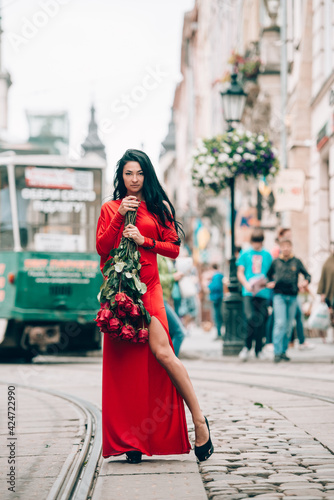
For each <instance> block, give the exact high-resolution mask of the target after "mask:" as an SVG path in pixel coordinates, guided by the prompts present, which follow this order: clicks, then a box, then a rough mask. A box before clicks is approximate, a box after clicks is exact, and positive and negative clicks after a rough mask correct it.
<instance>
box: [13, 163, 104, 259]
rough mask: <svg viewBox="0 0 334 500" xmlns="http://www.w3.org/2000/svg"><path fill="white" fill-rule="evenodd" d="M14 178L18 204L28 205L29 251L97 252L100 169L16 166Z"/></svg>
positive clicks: (26, 211) (26, 208)
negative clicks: (96, 235)
mask: <svg viewBox="0 0 334 500" xmlns="http://www.w3.org/2000/svg"><path fill="white" fill-rule="evenodd" d="M15 178H16V189H17V194H18V196H17V199H18V205H19V199H21V200H23V201H24V203H25V217H26V220H25V224H26V228H27V249H28V250H34V251H51V252H52V251H54V252H94V251H95V230H96V221H97V219H98V215H99V211H100V207H101V183H102V176H101V171H100V170H97V169H96V170H95V169H92V170H89V169H80V168H78V169H69V168H60V167H57V168H56V167H55V168H53V167H34V166H16V167H15ZM20 224H21V225H22V224H23V221H21V223H20ZM20 227H21V226H20Z"/></svg>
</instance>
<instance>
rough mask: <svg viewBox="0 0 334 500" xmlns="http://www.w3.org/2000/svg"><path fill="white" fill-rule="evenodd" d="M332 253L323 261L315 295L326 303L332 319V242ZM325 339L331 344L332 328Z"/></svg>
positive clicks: (332, 246)
mask: <svg viewBox="0 0 334 500" xmlns="http://www.w3.org/2000/svg"><path fill="white" fill-rule="evenodd" d="M331 248H332V252H331V255H330V256H329V257H328V259H327V260H326V261H325V263H324V265H323V267H322V270H321V276H320V281H319V284H318V291H317V293H318V294H320V295H321V301H322V302H326V304H327V305H328V307H329V308H330V312H331V317H332V319H333V311H334V250H333V249H334V242H331ZM327 336H329V338H328V339H327V340H328V341H329V342H333V339H334V332H333V327H332V328H331V329H329V330H328V333H327Z"/></svg>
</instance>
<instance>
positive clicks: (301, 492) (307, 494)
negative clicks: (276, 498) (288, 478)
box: [284, 488, 325, 500]
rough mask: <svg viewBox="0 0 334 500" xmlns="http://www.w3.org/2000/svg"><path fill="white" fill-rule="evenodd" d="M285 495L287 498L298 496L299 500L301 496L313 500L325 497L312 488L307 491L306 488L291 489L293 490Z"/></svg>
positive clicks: (287, 491)
mask: <svg viewBox="0 0 334 500" xmlns="http://www.w3.org/2000/svg"><path fill="white" fill-rule="evenodd" d="M284 493H285V495H286V496H287V497H289V496H296V497H298V499H299V500H300V497H301V496H304V497H308V498H310V499H311V500H316V499H317V498H323V497H324V496H325V495H324V493H323V492H322V491H320V490H316V489H312V488H307V489H306V488H305V489H300V490H296V489H293V490H292V489H291V490H286V491H285V492H284Z"/></svg>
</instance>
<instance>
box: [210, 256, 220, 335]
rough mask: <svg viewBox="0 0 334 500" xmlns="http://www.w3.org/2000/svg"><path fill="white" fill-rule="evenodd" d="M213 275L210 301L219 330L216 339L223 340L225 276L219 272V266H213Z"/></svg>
mask: <svg viewBox="0 0 334 500" xmlns="http://www.w3.org/2000/svg"><path fill="white" fill-rule="evenodd" d="M212 270H213V275H212V278H211V281H210V283H209V284H208V289H209V291H210V294H209V299H210V301H211V302H212V306H213V317H214V321H215V325H216V328H217V337H216V339H221V338H222V333H221V328H222V326H223V314H222V301H223V279H224V275H223V274H222V273H221V272H220V271H218V265H217V264H212Z"/></svg>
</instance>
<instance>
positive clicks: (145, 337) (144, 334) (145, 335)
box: [137, 328, 148, 344]
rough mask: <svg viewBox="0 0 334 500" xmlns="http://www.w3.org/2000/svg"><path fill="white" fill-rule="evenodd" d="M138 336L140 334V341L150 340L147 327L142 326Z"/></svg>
mask: <svg viewBox="0 0 334 500" xmlns="http://www.w3.org/2000/svg"><path fill="white" fill-rule="evenodd" d="M137 336H138V342H141V343H142V344H144V343H145V342H147V341H148V330H147V329H146V328H140V329H139V330H138V331H137Z"/></svg>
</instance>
